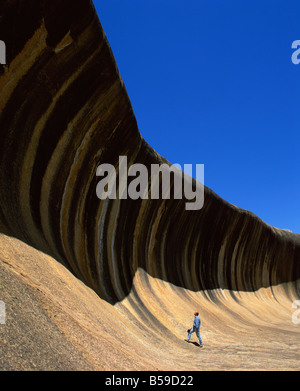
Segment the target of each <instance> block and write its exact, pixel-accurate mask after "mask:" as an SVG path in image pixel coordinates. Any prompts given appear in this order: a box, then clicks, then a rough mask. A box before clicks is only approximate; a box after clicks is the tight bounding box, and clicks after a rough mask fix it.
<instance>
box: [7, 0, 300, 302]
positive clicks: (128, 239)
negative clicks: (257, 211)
mask: <svg viewBox="0 0 300 391" xmlns="http://www.w3.org/2000/svg"><path fill="white" fill-rule="evenodd" d="M16 10H18V11H16ZM0 11H1V15H2V17H1V21H0V23H1V24H0V33H1V39H2V40H3V41H4V42H5V43H6V50H7V64H6V65H1V69H0V70H1V73H0V89H1V100H0V113H1V116H0V131H1V145H0V148H1V151H0V157H1V160H0V204H1V209H0V220H1V225H2V227H3V229H2V231H3V232H6V233H9V234H11V235H14V236H16V237H17V238H19V239H21V240H23V241H25V242H27V243H29V244H30V245H32V246H34V247H36V248H37V249H39V250H42V251H45V252H47V253H49V254H50V255H52V256H54V257H55V258H57V259H58V260H60V261H61V262H63V264H64V265H66V266H67V267H68V268H69V269H70V270H71V271H72V272H73V273H74V274H75V275H76V276H78V277H79V278H80V279H82V280H83V281H84V282H85V283H87V284H88V285H89V286H90V287H92V288H93V289H95V290H96V292H97V293H98V294H99V295H100V296H101V297H102V298H105V299H106V300H108V301H117V300H121V299H122V298H123V297H124V296H126V295H127V294H128V292H129V291H130V289H131V284H132V279H133V276H134V274H135V271H136V270H137V268H138V267H141V268H143V269H144V270H145V271H147V272H148V273H150V274H151V275H152V276H154V277H158V278H161V279H163V280H166V281H169V282H172V283H173V284H176V285H179V286H182V287H185V288H188V289H191V290H195V291H198V290H203V289H213V288H228V289H233V290H246V291H253V290H257V289H259V288H260V287H267V286H272V285H276V284H279V283H281V282H289V281H296V280H297V279H298V278H299V277H300V261H299V259H300V239H299V235H294V234H291V233H288V232H285V231H282V230H278V229H276V228H273V227H270V226H268V225H266V224H265V223H263V222H262V221H261V220H259V219H258V218H257V217H256V216H254V215H253V214H251V213H249V212H248V211H245V210H241V209H239V208H237V207H235V206H233V205H230V204H228V203H226V202H225V201H223V200H222V199H221V198H219V197H218V196H217V195H216V194H214V193H213V192H212V191H211V190H209V189H207V188H206V189H205V201H204V206H203V208H202V209H200V210H196V211H189V210H186V209H185V200H183V199H181V200H180V199H179V200H178V199H174V197H173V199H172V197H171V199H169V200H168V199H166V200H165V199H159V200H151V199H145V200H144V199H143V200H142V199H138V200H132V199H124V200H123V199H122V200H120V199H119V198H118V197H117V199H115V200H112V199H107V200H100V199H99V198H98V197H97V195H96V186H97V183H98V182H99V178H97V177H96V170H97V167H98V166H99V165H100V164H103V163H109V164H112V165H114V167H115V168H116V173H117V177H118V172H119V166H118V164H119V157H120V156H126V157H127V160H128V165H131V164H133V163H142V164H143V165H145V166H146V167H148V168H149V169H150V165H151V164H155V163H156V164H157V163H159V164H161V163H163V162H166V161H165V160H164V159H163V158H162V157H160V156H158V154H157V153H155V151H154V150H153V149H152V148H151V147H150V146H148V145H147V144H146V142H145V141H144V140H143V138H142V137H141V135H140V133H139V130H138V128H137V124H136V120H135V117H134V113H133V111H132V107H131V104H130V101H129V98H128V96H127V93H126V90H125V87H124V84H123V82H122V79H121V77H120V75H119V73H118V69H117V66H116V63H115V60H114V58H113V55H112V52H111V50H110V47H109V44H108V42H107V40H106V37H105V34H104V32H103V30H102V28H101V25H100V22H99V20H98V17H97V15H96V13H95V10H94V8H93V6H92V4H91V2H90V1H87V0H80V1H77V2H76V5H74V4H73V3H72V2H71V1H65V0H64V1H59V0H54V1H51V2H43V1H37V0H36V1H34V0H31V1H27V0H26V1H25V0H24V1H4V2H2V4H1V10H0Z"/></svg>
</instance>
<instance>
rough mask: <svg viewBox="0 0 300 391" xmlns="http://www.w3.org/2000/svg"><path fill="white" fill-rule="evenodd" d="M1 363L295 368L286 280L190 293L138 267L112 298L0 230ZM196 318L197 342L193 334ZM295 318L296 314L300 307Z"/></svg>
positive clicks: (10, 366)
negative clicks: (119, 297)
mask: <svg viewBox="0 0 300 391" xmlns="http://www.w3.org/2000/svg"><path fill="white" fill-rule="evenodd" d="M0 279H1V290H0V300H2V302H4V303H5V324H0V346H1V348H0V369H1V370H75V371H78V370H116V371H119V370H124V371H127V370H143V371H146V370H175V371H177V370H184V371H188V370H222V371H223V370H231V371H238V370H268V371H273V370H279V371H281V370H292V371H298V370H299V369H300V323H299V324H295V322H293V321H292V314H293V313H294V312H295V311H296V310H295V308H292V303H293V301H294V300H296V299H298V298H297V297H295V296H294V294H293V292H294V291H293V285H292V284H285V285H279V286H276V287H272V288H266V289H265V288H263V289H260V290H259V291H257V292H255V293H249V292H232V291H227V290H214V291H205V292H191V291H188V290H185V289H183V288H179V287H177V286H174V285H172V284H170V283H167V282H164V281H161V280H157V279H154V278H152V277H150V276H149V275H148V274H147V273H146V272H145V271H144V270H143V269H138V271H137V273H136V275H135V279H134V284H133V288H132V290H131V292H130V294H129V295H128V296H127V297H126V298H125V299H124V300H123V301H121V302H118V303H117V304H115V305H111V304H109V303H107V302H105V301H103V300H101V299H100V298H99V297H98V296H97V295H96V294H95V292H94V291H93V290H91V289H90V288H88V287H87V286H86V285H84V284H83V283H82V282H81V281H79V280H78V279H77V278H75V277H74V276H73V275H72V274H71V273H70V272H69V271H68V270H67V269H66V268H64V267H63V266H62V265H61V264H59V263H58V262H57V261H55V260H54V259H53V258H51V257H49V256H47V255H45V254H43V253H41V252H38V251H37V250H35V249H33V248H31V247H29V246H27V245H25V244H24V243H22V242H20V241H18V240H16V239H14V238H10V237H7V236H4V235H1V236H0ZM195 310H198V311H199V313H200V318H201V322H202V324H201V336H202V339H203V343H204V347H203V348H200V347H199V346H198V345H197V343H196V342H197V338H196V336H195V334H193V336H192V338H191V341H192V342H190V343H187V342H185V341H184V339H185V338H186V336H187V333H186V330H187V329H188V328H190V327H191V326H192V322H193V313H194V311H195ZM299 318H300V316H299Z"/></svg>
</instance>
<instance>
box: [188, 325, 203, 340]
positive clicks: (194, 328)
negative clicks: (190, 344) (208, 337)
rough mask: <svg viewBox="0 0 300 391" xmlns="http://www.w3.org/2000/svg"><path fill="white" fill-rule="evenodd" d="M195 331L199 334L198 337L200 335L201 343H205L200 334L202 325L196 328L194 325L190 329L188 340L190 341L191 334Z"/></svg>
mask: <svg viewBox="0 0 300 391" xmlns="http://www.w3.org/2000/svg"><path fill="white" fill-rule="evenodd" d="M194 332H195V333H196V335H197V337H198V339H199V342H200V345H203V343H202V339H201V336H200V327H199V328H196V327H195V326H194V327H193V328H192V329H190V331H189V334H188V337H187V340H188V341H189V340H190V338H191V335H192V333H194Z"/></svg>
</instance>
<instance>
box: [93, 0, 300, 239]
mask: <svg viewBox="0 0 300 391" xmlns="http://www.w3.org/2000/svg"><path fill="white" fill-rule="evenodd" d="M94 4H95V7H96V9H97V13H98V15H99V18H100V21H101V24H102V26H103V28H104V30H105V33H106V35H107V38H108V41H109V43H110V46H111V48H112V51H113V53H114V56H115V58H116V61H117V64H118V68H119V70H120V74H121V76H122V78H123V80H124V83H125V86H126V89H127V91H128V95H129V97H130V100H131V103H132V106H133V110H134V112H135V116H136V119H137V122H138V126H139V129H140V132H141V134H142V136H143V137H144V139H145V140H146V141H147V142H148V143H149V144H150V145H151V146H152V147H153V148H155V150H156V151H157V152H158V153H159V154H161V155H163V156H164V157H165V158H167V159H168V160H169V161H170V162H171V163H179V164H181V165H183V164H185V163H192V164H193V165H195V164H197V163H204V165H205V185H206V186H208V187H210V188H211V189H212V190H214V191H215V192H216V193H217V194H219V195H220V196H221V197H222V198H224V199H225V200H227V201H228V202H230V203H233V204H235V205H237V206H239V207H241V208H244V209H248V210H250V211H252V212H254V213H255V214H256V215H258V216H259V217H260V218H261V219H263V220H264V221H266V222H267V223H268V224H271V225H273V226H276V227H278V228H286V229H290V230H292V231H293V232H296V233H300V205H299V201H300V180H299V178H300V115H299V113H300V64H299V65H294V64H293V63H292V61H291V55H292V53H293V49H292V48H291V45H292V42H293V41H294V40H300V1H299V0H288V1H287V0H279V1H277V0H272V1H271V0H251V1H250V0H243V1H241V0H227V1H224V0H218V1H216V0H209V1H207V0H206V1H203V0H126V1H124V0H94Z"/></svg>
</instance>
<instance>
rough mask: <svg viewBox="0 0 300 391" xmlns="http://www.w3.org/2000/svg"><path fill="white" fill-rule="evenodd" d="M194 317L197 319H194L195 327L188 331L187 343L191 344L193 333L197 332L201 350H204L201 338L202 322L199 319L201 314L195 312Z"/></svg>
mask: <svg viewBox="0 0 300 391" xmlns="http://www.w3.org/2000/svg"><path fill="white" fill-rule="evenodd" d="M194 315H195V318H194V323H193V327H192V328H191V329H190V330H188V336H187V339H186V341H187V342H190V338H191V335H192V333H194V332H196V335H197V337H198V339H199V343H200V348H202V347H203V342H202V339H201V336H200V326H201V321H200V318H199V312H195V313H194Z"/></svg>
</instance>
